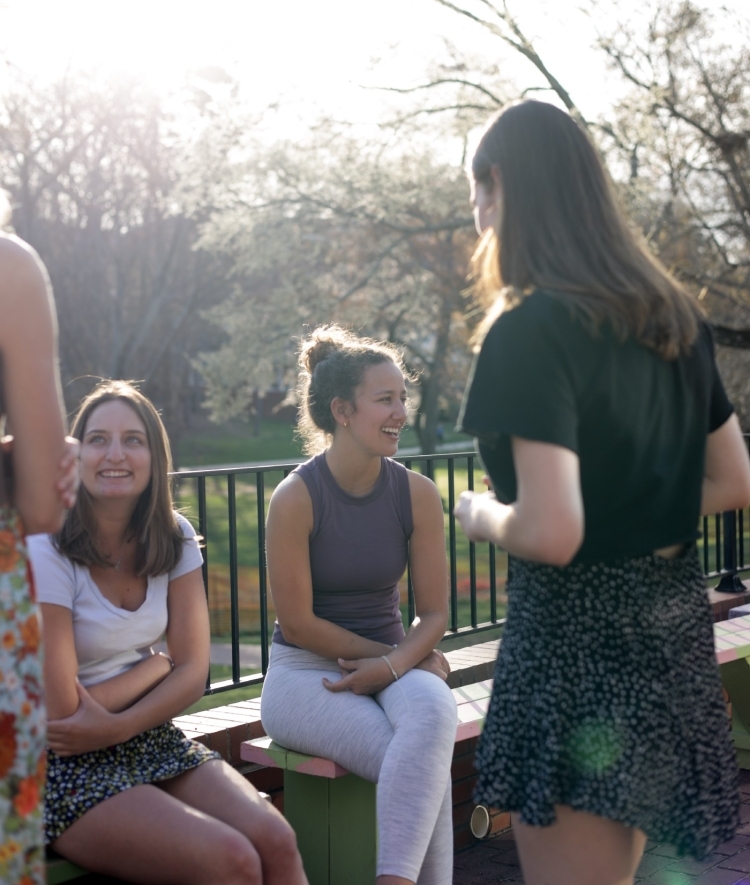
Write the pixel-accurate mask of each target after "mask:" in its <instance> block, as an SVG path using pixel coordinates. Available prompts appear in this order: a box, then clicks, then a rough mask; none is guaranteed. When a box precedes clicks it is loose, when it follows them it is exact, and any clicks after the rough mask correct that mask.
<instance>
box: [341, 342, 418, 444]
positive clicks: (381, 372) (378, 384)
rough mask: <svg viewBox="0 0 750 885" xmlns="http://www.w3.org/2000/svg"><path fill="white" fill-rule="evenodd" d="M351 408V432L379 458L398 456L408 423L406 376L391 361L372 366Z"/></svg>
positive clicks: (356, 392)
mask: <svg viewBox="0 0 750 885" xmlns="http://www.w3.org/2000/svg"><path fill="white" fill-rule="evenodd" d="M348 405H349V411H348V415H347V419H346V420H347V421H348V430H349V432H350V433H351V434H352V436H353V438H354V439H356V440H357V441H358V442H359V443H360V445H362V446H364V447H365V448H366V449H368V450H369V451H371V452H372V453H373V454H377V455H386V456H390V455H395V453H396V452H397V450H398V438H399V435H400V433H401V431H402V429H403V427H404V425H405V424H406V384H405V383H404V376H403V374H402V372H401V370H400V369H399V367H398V366H396V365H395V364H394V363H392V362H390V360H388V361H386V362H382V363H377V364H376V365H374V366H370V367H369V368H368V369H367V370H366V371H365V374H364V376H363V378H362V383H361V384H360V385H359V386H358V387H357V389H356V391H355V394H354V408H353V409H352V407H351V404H348Z"/></svg>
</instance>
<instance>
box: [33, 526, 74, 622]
mask: <svg viewBox="0 0 750 885" xmlns="http://www.w3.org/2000/svg"><path fill="white" fill-rule="evenodd" d="M26 545H27V548H28V551H29V559H30V560H31V569H32V573H33V575H34V584H35V586H36V596H37V599H38V600H39V602H49V603H52V604H53V605H61V606H63V607H64V608H69V609H72V608H73V601H74V599H75V595H76V576H75V567H74V565H73V563H72V562H71V561H70V560H69V559H68V557H67V556H63V555H62V553H59V552H58V551H57V550H56V549H55V545H54V544H53V543H52V536H51V535H29V537H28V538H26Z"/></svg>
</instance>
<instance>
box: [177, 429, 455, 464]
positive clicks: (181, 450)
mask: <svg viewBox="0 0 750 885" xmlns="http://www.w3.org/2000/svg"><path fill="white" fill-rule="evenodd" d="M466 440H467V437H466V434H463V433H455V432H454V431H453V430H452V429H450V430H446V433H445V437H444V442H446V443H447V442H454V441H455V442H458V441H461V442H462V443H465V442H466ZM418 445H419V440H418V439H417V434H416V433H415V431H414V429H413V428H410V427H407V428H406V430H404V432H403V433H402V434H401V448H405V449H406V448H413V447H415V446H418ZM302 457H304V456H303V454H302V449H301V447H300V444H299V441H298V440H297V439H296V437H295V436H294V428H293V427H292V426H291V425H289V424H281V423H277V422H275V421H262V422H261V429H260V433H259V434H258V435H257V436H256V435H255V434H254V433H253V425H251V424H249V423H246V422H242V421H230V422H227V423H226V424H221V425H218V424H217V425H209V426H207V427H204V428H202V429H200V430H196V431H194V432H192V433H186V434H185V435H184V436H183V437H182V438H181V439H180V442H179V445H178V448H177V451H176V452H175V461H176V463H177V464H179V466H180V467H181V468H185V469H187V468H189V467H204V466H208V465H211V466H215V465H224V464H243V463H246V462H254V461H258V462H263V461H280V460H286V459H287V458H288V459H289V460H290V461H291V460H295V459H299V458H302Z"/></svg>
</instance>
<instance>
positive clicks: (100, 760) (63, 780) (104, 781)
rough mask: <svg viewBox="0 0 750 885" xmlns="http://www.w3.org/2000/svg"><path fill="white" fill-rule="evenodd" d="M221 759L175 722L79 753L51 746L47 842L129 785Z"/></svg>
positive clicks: (53, 839)
mask: <svg viewBox="0 0 750 885" xmlns="http://www.w3.org/2000/svg"><path fill="white" fill-rule="evenodd" d="M220 758H221V757H220V756H219V754H218V753H215V752H214V751H213V750H209V749H208V748H207V747H205V746H203V744H199V743H198V742H197V741H191V740H188V738H186V737H185V736H184V735H183V733H182V732H181V731H180V730H179V728H177V727H176V726H175V725H172V723H171V722H165V723H164V725H157V726H156V728H151V729H149V730H148V731H144V732H143V733H142V734H139V735H136V736H135V737H134V738H131V739H130V740H129V741H125V742H123V743H122V744H115V745H114V746H113V747H107V748H106V749H104V750H93V751H92V752H91V753H81V754H80V755H78V756H58V755H57V754H56V753H53V752H52V751H51V750H48V751H47V760H48V762H47V765H48V771H47V798H46V803H45V809H44V826H45V830H46V841H47V843H48V844H50V843H52V842H54V841H55V839H57V838H58V837H59V836H61V835H62V834H63V833H64V832H65V830H66V829H67V828H68V827H69V826H70V825H71V824H74V823H75V822H76V821H77V820H78V818H79V817H81V816H82V815H84V814H85V813H86V812H87V811H88V810H89V809H91V808H93V807H94V806H95V805H98V804H99V803H100V802H104V800H105V799H109V798H111V797H112V796H116V795H117V794H118V793H122V792H123V791H124V790H128V789H130V787H135V786H138V785H140V784H153V783H156V782H157V781H163V780H168V779H169V778H172V777H177V775H178V774H182V773H183V772H185V771H190V769H192V768H197V767H198V766H199V765H202V764H203V763H204V762H208V761H209V760H211V759H220ZM0 881H2V880H0Z"/></svg>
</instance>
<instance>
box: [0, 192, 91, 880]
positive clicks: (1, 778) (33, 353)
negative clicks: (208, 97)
mask: <svg viewBox="0 0 750 885" xmlns="http://www.w3.org/2000/svg"><path fill="white" fill-rule="evenodd" d="M8 216H9V212H8V211H7V203H6V202H5V200H4V198H3V196H2V192H0V228H1V227H2V226H3V222H6V221H7V219H8ZM0 316H2V321H0V358H1V360H2V378H1V382H2V383H1V385H0V405H1V406H2V407H1V408H0V413H2V419H1V422H2V429H3V431H4V430H5V429H6V428H5V420H6V416H7V420H8V429H11V430H12V432H13V439H12V440H11V438H10V437H8V436H5V437H4V439H3V441H2V446H1V448H2V459H3V470H2V471H0V882H3V883H7V885H42V883H43V882H44V878H45V877H44V839H43V832H42V800H43V794H44V776H45V746H44V745H45V712H44V702H43V694H44V692H43V684H42V661H41V655H40V625H39V619H38V611H37V603H36V597H35V593H34V585H33V581H32V578H31V572H30V568H29V562H28V558H27V554H26V546H25V533H26V532H29V533H33V532H49V531H56V530H57V529H59V528H60V526H61V525H62V522H63V519H64V516H65V510H66V508H67V507H70V506H72V504H73V503H74V501H75V494H76V489H77V482H78V479H77V477H78V469H77V443H66V441H65V431H64V425H63V417H62V416H63V410H62V399H61V396H60V385H59V378H58V373H57V357H56V350H57V347H56V338H57V332H56V326H55V316H54V306H53V302H52V297H51V292H50V289H49V284H48V282H47V276H46V273H45V270H44V266H43V265H42V263H41V261H40V260H39V258H38V257H37V256H36V254H35V253H34V252H33V250H32V249H31V248H30V247H29V246H27V245H26V244H25V243H23V242H22V241H21V240H19V239H17V238H16V237H13V236H10V235H8V234H4V233H2V232H1V231H0ZM11 459H12V467H11V466H10V465H11Z"/></svg>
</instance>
